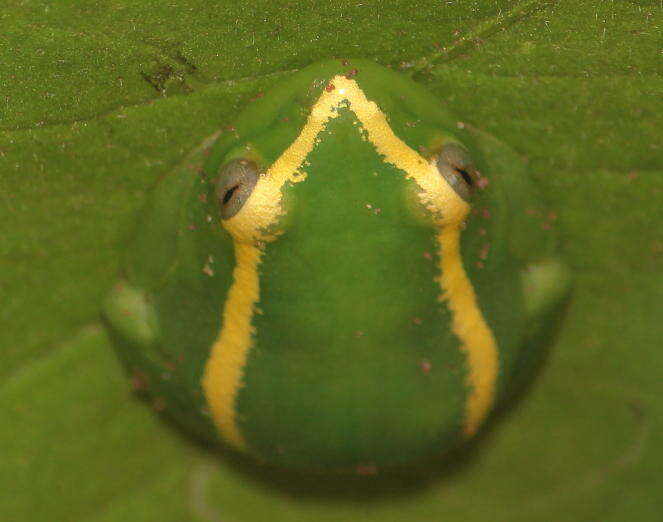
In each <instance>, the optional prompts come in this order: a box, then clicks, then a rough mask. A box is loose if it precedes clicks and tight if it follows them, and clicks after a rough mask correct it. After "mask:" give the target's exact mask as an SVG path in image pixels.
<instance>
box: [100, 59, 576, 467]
mask: <svg viewBox="0 0 663 522" xmlns="http://www.w3.org/2000/svg"><path fill="white" fill-rule="evenodd" d="M151 201H152V202H151V204H150V207H148V210H147V211H146V212H145V214H144V217H143V219H142V224H141V225H140V227H139V233H138V234H137V239H136V241H135V242H134V245H133V246H132V248H131V249H130V251H129V253H128V260H127V263H126V265H127V270H126V273H127V276H126V280H125V281H124V282H123V283H122V284H120V285H119V286H118V287H117V288H116V290H115V291H114V292H112V293H111V296H110V297H109V299H108V301H107V304H106V307H105V310H106V317H107V318H108V319H109V323H110V324H111V325H112V331H113V332H114V336H115V337H116V339H117V341H118V346H119V347H120V353H121V355H122V357H123V360H124V361H125V364H126V365H127V366H128V367H129V368H130V369H131V371H133V372H140V373H141V374H143V375H146V376H147V379H146V380H148V381H149V382H150V387H151V390H152V393H153V394H154V395H155V396H159V397H160V398H161V399H162V403H163V405H164V408H166V409H167V410H168V411H169V412H170V413H171V415H172V416H173V417H175V418H176V419H178V420H179V421H180V422H181V423H183V424H185V425H187V426H188V427H190V428H191V429H193V430H194V431H196V432H198V433H200V434H202V435H205V436H207V437H208V438H210V437H211V438H216V437H219V438H220V439H222V440H223V441H225V442H226V443H228V444H230V445H231V446H233V447H235V448H237V449H239V450H242V451H244V452H247V453H250V454H253V455H255V456H256V457H258V458H260V459H262V460H266V461H268V462H273V463H276V464H280V465H285V466H290V467H298V468H315V469H353V468H356V467H362V466H366V465H370V466H382V465H390V464H398V463H403V462H407V461H411V460H414V459H417V458H421V457H424V456H426V455H429V454H431V453H439V452H442V451H444V450H445V449H448V448H450V447H452V446H454V445H455V444H456V443H457V442H458V441H461V440H463V439H465V438H467V437H469V436H472V435H473V434H475V433H476V432H477V430H478V429H479V427H480V426H481V425H482V424H483V423H484V421H485V419H486V417H487V416H488V414H489V413H490V411H491V410H492V409H493V408H494V407H495V405H496V404H497V403H498V402H499V401H500V400H502V399H503V398H504V397H505V396H506V395H507V394H508V393H509V392H511V391H512V390H513V389H514V388H515V387H516V384H517V382H518V381H519V380H520V379H521V377H522V375H523V374H526V373H527V372H528V371H529V370H530V369H531V368H532V366H533V365H534V363H535V361H536V359H537V355H536V354H532V353H531V350H530V351H528V343H530V342H531V340H532V339H533V338H534V337H535V335H536V333H537V331H538V330H540V328H541V324H542V323H543V322H545V321H546V318H547V317H548V316H549V315H550V313H551V310H552V309H554V308H555V305H556V304H557V303H559V302H560V300H561V297H562V295H563V294H564V289H565V288H566V284H565V281H566V276H565V271H564V269H563V265H561V263H559V261H557V259H556V256H555V255H554V238H552V234H551V233H550V231H549V230H546V228H545V226H544V225H545V219H544V216H545V213H544V212H543V210H542V209H541V208H540V207H539V203H538V200H537V198H536V191H535V190H534V188H533V186H532V183H531V180H529V179H528V176H527V172H526V170H525V168H524V165H523V162H522V161H521V160H520V159H519V158H518V157H517V155H516V154H515V153H514V152H512V151H511V150H510V149H508V147H506V146H504V145H503V144H501V143H500V142H499V141H497V140H496V139H494V138H492V137H491V136H489V135H486V134H484V133H481V132H480V131H478V130H476V129H473V128H472V127H470V126H469V125H465V124H463V123H461V122H458V121H457V120H456V119H454V118H452V117H451V116H450V115H449V113H448V112H447V107H445V103H444V100H443V99H442V100H440V99H438V98H436V97H435V96H433V95H432V94H431V93H429V92H428V91H426V90H425V89H424V88H423V87H421V86H420V85H418V84H416V83H414V82H412V81H411V80H410V79H409V78H407V77H405V76H402V75H400V74H398V73H395V72H393V71H390V70H388V69H386V68H383V67H381V66H378V65H376V64H373V63H371V62H367V61H363V60H352V61H329V62H322V63H319V64H315V65H313V66H311V67H309V68H307V69H305V70H302V71H300V72H299V73H297V74H295V75H293V76H292V77H290V78H289V79H288V80H287V81H284V82H283V83H281V84H280V85H278V86H277V87H275V88H274V89H273V90H272V91H271V92H269V93H268V94H267V95H265V96H264V97H259V98H258V99H257V100H256V101H254V102H253V103H252V104H251V105H249V107H248V108H247V109H246V110H245V111H244V112H243V113H242V114H241V115H240V116H239V117H238V119H237V121H236V122H235V124H234V125H233V126H232V127H231V128H228V129H227V130H225V131H224V132H222V133H221V134H220V135H219V136H218V137H217V136H215V137H214V138H212V139H210V140H209V141H208V142H207V143H204V144H203V145H202V146H201V147H199V148H198V149H197V150H195V151H194V152H193V153H192V154H191V155H190V156H189V157H188V158H187V159H186V160H185V161H184V162H183V163H182V164H181V165H179V166H178V167H177V168H176V169H174V171H173V172H172V173H171V174H169V176H167V177H166V178H165V179H164V180H163V181H162V183H160V185H159V186H158V188H157V190H156V191H155V195H154V196H153V198H152V200H151ZM164 368H169V371H168V374H169V376H168V378H167V379H164V378H163V369H164Z"/></svg>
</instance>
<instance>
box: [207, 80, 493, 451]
mask: <svg viewBox="0 0 663 522" xmlns="http://www.w3.org/2000/svg"><path fill="white" fill-rule="evenodd" d="M329 85H333V86H334V88H333V89H324V90H323V91H322V94H321V95H320V97H319V98H318V100H317V101H316V103H315V104H314V105H313V108H312V109H311V113H310V114H309V117H308V121H307V122H306V124H305V125H304V127H303V128H302V130H301V132H300V134H299V136H298V137H297V138H296V139H295V141H294V142H293V143H292V144H291V145H290V146H289V147H288V148H287V149H286V150H285V151H284V152H283V154H282V155H281V156H280V157H279V158H278V159H277V160H276V161H275V162H274V164H273V165H272V166H271V167H270V169H269V170H268V171H267V175H266V176H265V177H263V178H261V179H260V180H259V182H258V184H257V185H256V188H255V190H254V193H253V194H252V196H251V198H250V199H249V200H248V201H247V203H246V204H245V205H244V207H243V208H242V209H241V210H240V211H239V212H238V213H237V214H236V215H235V216H233V217H232V218H231V219H229V220H227V221H226V222H225V223H224V226H225V227H226V229H227V230H228V231H229V232H230V234H231V235H232V236H233V238H234V240H235V241H234V246H235V258H236V265H235V269H234V272H233V277H234V281H233V284H232V286H231V288H230V291H229V293H228V298H227V299H226V302H225V304H224V309H223V318H222V327H221V331H220V333H219V336H218V338H217V340H216V341H215V342H214V345H213V346H212V349H211V354H210V357H209V359H208V361H207V365H206V368H205V374H204V376H203V380H202V385H203V390H204V392H205V395H206V398H207V401H208V403H209V405H210V409H211V412H212V416H213V418H214V421H215V423H216V425H217V427H218V429H219V431H220V433H221V435H222V436H223V438H224V439H226V440H227V441H228V442H229V443H230V444H232V445H233V446H235V447H236V448H238V449H246V448H247V443H246V440H245V439H244V436H243V435H242V432H241V429H240V427H239V423H238V418H237V414H236V410H235V403H236V400H237V395H238V393H239V390H240V388H241V386H242V385H243V373H244V367H245V364H246V361H247V358H248V354H249V351H250V349H251V347H252V344H253V337H254V328H253V325H252V319H253V313H254V308H255V305H256V303H257V302H258V300H259V297H260V281H259V275H258V268H259V265H260V260H261V256H262V254H263V252H264V249H265V248H266V245H267V244H268V243H269V241H271V240H273V239H274V236H269V235H265V234H264V233H263V232H261V231H264V230H269V229H270V226H271V225H272V224H273V223H276V222H278V220H279V218H280V217H281V215H282V213H283V210H282V206H281V197H282V196H281V194H282V187H283V185H284V184H285V183H286V182H292V183H298V182H301V181H304V180H305V179H306V175H305V174H304V173H302V172H301V170H300V169H301V167H302V165H303V164H304V162H305V160H306V158H307V156H308V155H309V153H310V152H311V151H312V150H313V148H314V147H315V145H316V142H317V139H318V136H319V134H320V133H321V132H322V131H323V130H324V129H325V128H326V125H327V123H328V122H329V121H330V120H331V119H332V118H334V117H336V116H337V115H338V109H339V108H340V107H348V108H349V109H350V110H352V111H353V112H354V114H355V116H356V117H357V119H358V120H359V122H360V123H361V124H362V126H363V129H364V130H365V131H366V132H367V136H368V141H370V142H371V143H372V144H373V145H374V146H375V148H376V150H377V152H378V153H379V154H381V155H383V156H384V161H386V162H388V163H391V164H393V165H395V166H396V167H397V168H399V169H400V170H402V171H404V172H406V173H407V177H408V178H412V179H413V180H414V181H415V182H416V183H417V184H418V185H419V187H420V188H421V196H420V197H421V200H422V203H423V204H424V206H426V207H427V208H428V209H429V210H430V211H431V212H432V214H433V215H434V216H436V218H437V221H438V226H439V233H438V236H437V241H438V247H439V259H440V263H439V264H440V266H439V274H440V275H439V276H438V278H437V283H438V284H439V285H440V291H441V293H440V297H439V299H440V301H444V302H445V303H446V305H447V307H448V308H449V310H450V311H451V313H452V316H453V323H452V328H453V331H454V333H455V334H456V336H457V337H458V339H459V340H460V347H459V348H460V350H462V351H463V352H464V353H466V356H467V361H468V376H467V387H468V389H469V394H468V397H467V400H466V404H465V414H464V426H463V430H464V433H465V434H466V435H468V436H470V435H472V434H474V433H475V432H476V431H477V429H478V428H479V426H480V425H481V423H482V422H483V420H484V419H485V418H486V416H487V414H488V413H489V411H490V409H491V407H492V405H493V402H494V399H495V388H496V381H497V370H498V348H497V344H496V342H495V339H494V336H493V333H492V332H491V330H490V328H489V326H488V324H487V323H486V321H485V319H484V317H483V315H482V313H481V310H480V309H479V306H478V303H477V299H476V295H475V293H474V289H473V287H472V284H471V282H470V281H469V279H468V277H467V275H466V273H465V270H464V268H463V265H462V260H461V254H460V233H461V223H462V222H463V220H464V219H465V217H466V216H467V213H468V212H469V205H468V204H467V203H466V202H465V201H463V200H462V199H461V198H460V197H459V196H458V195H457V194H456V193H455V192H454V190H453V189H452V188H451V186H449V185H448V184H447V183H446V182H440V179H441V178H440V176H439V174H438V172H437V169H436V167H435V165H434V162H433V161H431V162H429V161H427V160H426V159H425V158H423V157H422V156H421V155H420V154H419V153H417V152H416V151H415V150H413V149H412V148H410V147H409V146H408V145H407V144H405V143H404V142H403V141H402V140H401V139H400V138H399V137H398V136H396V134H395V133H394V132H393V130H392V129H391V127H390V126H389V124H388V122H387V118H386V116H385V114H384V113H383V112H382V111H381V110H380V109H379V107H378V106H377V104H375V103H374V102H372V101H370V100H368V99H367V98H366V95H365V94H364V92H363V91H362V90H361V88H360V87H359V84H358V83H357V82H356V81H355V80H352V79H348V78H346V77H344V76H335V77H334V78H332V79H331V80H330V82H329Z"/></svg>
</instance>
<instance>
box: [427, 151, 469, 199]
mask: <svg viewBox="0 0 663 522" xmlns="http://www.w3.org/2000/svg"><path fill="white" fill-rule="evenodd" d="M437 170H439V171H440V174H442V176H443V177H444V179H445V180H446V181H447V183H449V185H451V188H453V189H454V190H455V191H456V194H458V195H459V196H460V197H461V198H463V199H464V200H465V201H469V200H470V197H471V196H472V194H473V193H474V191H475V189H476V187H477V181H478V179H479V173H478V172H477V170H476V169H475V168H474V165H473V164H472V159H471V158H470V155H469V154H468V153H467V151H466V150H465V149H464V148H463V147H461V146H460V145H458V144H456V143H449V144H447V145H445V146H444V147H443V148H442V150H441V151H440V154H439V156H438V157H437Z"/></svg>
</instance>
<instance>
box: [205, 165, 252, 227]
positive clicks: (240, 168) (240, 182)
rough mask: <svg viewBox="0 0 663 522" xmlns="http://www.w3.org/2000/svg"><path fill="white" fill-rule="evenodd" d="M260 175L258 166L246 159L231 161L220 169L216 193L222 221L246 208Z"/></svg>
mask: <svg viewBox="0 0 663 522" xmlns="http://www.w3.org/2000/svg"><path fill="white" fill-rule="evenodd" d="M258 175H259V173H258V166H257V165H256V164H255V163H254V162H253V161H251V160H248V159H244V158H238V159H234V160H231V161H229V162H228V163H226V164H225V165H223V166H222V167H221V169H219V177H218V179H217V182H216V192H215V193H216V199H217V201H218V203H219V208H220V210H221V218H222V219H230V218H231V217H233V216H234V215H235V214H237V213H238V212H239V210H240V209H241V208H242V207H243V206H244V203H246V200H247V199H248V198H249V196H250V195H251V193H252V192H253V189H254V187H255V186H256V183H257V181H258Z"/></svg>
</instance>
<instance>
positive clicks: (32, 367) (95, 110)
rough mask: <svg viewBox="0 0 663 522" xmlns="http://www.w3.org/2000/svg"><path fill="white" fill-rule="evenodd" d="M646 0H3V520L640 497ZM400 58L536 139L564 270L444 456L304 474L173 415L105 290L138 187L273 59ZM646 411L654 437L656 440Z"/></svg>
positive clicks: (636, 512)
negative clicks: (571, 283) (195, 437)
mask: <svg viewBox="0 0 663 522" xmlns="http://www.w3.org/2000/svg"><path fill="white" fill-rule="evenodd" d="M661 11H662V9H661V5H660V2H658V1H653V0H652V1H644V0H643V1H609V0H602V1H601V0H590V1H587V2H575V1H572V0H560V1H557V2H546V1H531V0H530V1H524V2H516V1H506V0H493V1H490V2H487V1H486V2H481V1H479V0H470V1H467V0H463V1H461V0H452V1H444V2H442V1H439V2H430V1H422V0H394V1H392V2H349V1H346V0H342V1H338V2H333V3H328V4H325V3H321V2H313V1H310V0H302V1H298V2H287V3H286V2H267V1H263V0H258V1H257V2H251V3H247V2H239V1H226V2H218V3H216V4H215V3H210V2H204V1H202V0H181V1H179V2H157V1H150V0H145V1H143V2H129V1H127V0H114V1H112V2H111V1H101V2H86V1H83V0H68V1H63V2H48V1H46V0H32V1H31V2H17V1H13V2H12V1H10V2H9V3H8V4H7V5H6V6H4V9H3V11H2V12H1V13H0V27H2V30H1V31H0V223H2V233H1V235H0V295H1V296H2V297H3V299H2V306H1V307H0V350H1V352H0V353H1V355H2V361H3V365H2V367H1V368H0V375H1V376H2V381H0V416H1V417H0V418H2V419H4V420H5V422H4V423H3V427H2V428H0V520H11V521H28V522H32V521H42V520H43V521H52V520H67V521H75V522H77V521H108V522H110V521H120V520H131V521H132V522H134V521H136V522H141V521H153V520H159V521H168V520H172V521H178V522H181V521H183V520H194V521H216V520H223V521H226V520H229V521H240V520H244V521H250V520H275V521H295V520H297V521H302V520H306V521H308V520H310V521H338V520H381V521H401V520H422V521H424V520H464V521H474V520H476V521H484V520H509V521H521V520H522V521H531V520H549V521H558V520H574V521H575V520H578V521H581V520H587V521H594V520H601V521H608V522H610V521H613V522H616V521H631V520H637V521H638V522H640V521H644V522H647V521H656V520H660V516H661V515H660V513H661V512H662V511H663V497H662V496H661V487H662V482H661V471H660V470H661V469H662V468H663V445H662V444H661V442H660V440H659V439H660V433H661V431H662V430H663V420H662V419H663V400H662V399H661V397H663V379H662V378H661V370H660V369H661V368H662V367H663V350H661V339H663V321H661V310H662V309H663V308H662V305H663V270H662V269H661V267H662V266H663V234H662V233H661V230H662V227H661V223H663V177H662V175H663V155H662V153H661V143H662V141H663V140H662V139H661V138H662V132H661V129H662V128H663V127H662V125H661V124H662V123H663V122H662V121H661V113H662V111H661V101H660V93H661V92H662V91H663V79H662V78H661V67H660V34H661V29H662V28H661V21H662V17H661ZM342 56H361V57H366V58H371V59H374V60H376V61H378V62H380V63H383V64H386V65H392V66H394V67H403V68H405V69H410V72H412V73H415V78H416V79H417V80H418V81H420V82H422V83H424V84H427V85H428V86H429V88H430V89H431V90H432V91H433V92H435V93H437V94H438V95H439V97H440V100H441V101H442V102H443V103H445V104H447V105H448V106H449V108H450V109H451V110H452V111H453V112H454V113H455V114H456V115H457V117H458V120H459V121H460V122H468V123H470V124H472V125H474V126H475V127H478V128H480V129H482V130H484V131H486V132H489V133H491V134H493V135H495V136H497V137H498V138H500V139H501V140H503V141H505V142H506V143H508V144H510V145H511V146H512V147H513V148H514V149H516V150H517V151H518V153H519V154H521V155H522V156H523V157H525V158H527V160H528V161H529V166H530V169H531V173H532V176H533V177H534V179H535V180H536V181H537V183H538V184H539V185H540V187H541V192H542V193H543V194H544V197H545V199H546V201H547V202H548V204H549V206H550V209H551V211H550V214H549V216H548V225H549V226H551V227H554V228H556V229H557V230H558V232H559V235H560V237H561V240H562V249H563V254H564V257H565V258H566V260H567V262H568V263H569V264H570V265H571V267H572V269H573V271H574V274H575V291H574V294H573V298H572V301H571V304H570V307H569V310H568V314H567V317H566V321H565V323H564V326H563V329H562V331H561V332H560V335H559V338H558V339H557V342H556V343H555V346H554V347H553V350H552V352H551V356H550V358H549V360H548V362H547V365H546V367H545V368H544V369H543V371H542V373H541V375H540V377H539V378H538V379H537V381H536V383H535V384H534V386H533V387H532V389H530V390H529V391H528V393H527V394H526V396H525V397H524V398H523V399H522V400H521V401H520V402H519V403H518V404H517V405H516V407H515V408H514V409H513V410H512V411H510V412H509V413H508V414H506V415H504V418H502V419H500V420H499V422H495V423H494V424H493V425H492V426H491V428H490V429H489V430H488V433H486V434H485V435H484V436H483V437H481V440H479V441H478V442H477V443H476V444H474V445H472V447H470V448H468V449H467V450H466V451H465V452H464V453H463V454H462V455H458V456H457V457H456V458H455V459H454V460H452V461H450V462H449V461H440V462H437V463H432V464H431V465H429V466H426V467H425V468H417V469H414V470H410V471H404V472H399V473H386V474H384V475H378V476H377V477H357V478H353V479H347V478H345V479H342V480H341V479H334V478H323V477H313V478H310V477H309V478H303V477H299V476H295V475H292V474H288V473H281V472H277V471H273V470H268V469H262V468H259V467H256V466H254V465H252V464H250V463H247V462H245V461H244V460H243V459H239V458H237V457H234V456H232V455H219V454H216V453H212V452H211V451H209V450H208V449H206V448H203V447H200V446H198V445H196V444H195V443H194V442H192V441H190V440H189V439H188V438H186V437H183V436H180V434H179V433H178V432H176V431H175V430H174V429H173V428H172V427H170V426H168V425H166V424H165V423H164V422H163V421H161V420H160V419H159V418H158V417H157V416H155V415H153V414H152V412H151V411H150V408H149V407H146V405H145V404H144V403H142V402H140V401H138V400H137V399H136V398H135V396H134V394H132V393H131V387H130V383H129V381H128V380H127V379H126V378H125V376H124V375H123V373H122V372H121V370H120V368H119V365H118V364H117V362H116V360H115V357H114V355H113V353H112V350H111V348H110V346H109V343H108V341H107V339H106V337H105V334H104V333H103V330H102V329H101V327H100V325H99V319H98V307H99V304H100V302H101V300H102V297H103V295H104V293H105V292H106V291H107V290H108V288H109V287H110V286H111V284H112V282H113V281H114V279H115V278H116V275H117V271H118V260H119V258H120V252H121V249H122V245H123V244H124V243H125V242H126V239H127V237H128V234H129V233H130V231H131V227H132V225H133V223H134V216H135V212H136V211H137V209H138V208H139V207H140V205H141V204H142V202H143V201H144V198H145V194H146V191H147V190H148V188H149V187H150V186H151V185H152V184H153V183H154V182H155V181H156V179H158V178H159V176H161V175H163V174H164V173H165V172H166V171H167V170H168V169H169V168H170V167H171V166H172V165H174V164H175V163H176V162H177V161H178V160H180V159H181V158H183V157H184V156H185V155H186V153H187V152H188V151H190V150H191V149H192V148H193V147H194V146H195V145H197V144H198V143H200V141H202V139H204V137H205V136H208V135H210V134H211V133H212V132H214V131H215V130H217V129H219V128H222V127H224V126H227V125H229V124H231V122H232V116H233V114H235V113H236V112H237V110H238V109H239V108H241V107H242V106H243V105H244V104H246V103H250V102H251V99H252V98H253V97H255V96H256V95H257V94H258V93H260V92H262V91H264V90H265V89H267V88H269V87H270V86H271V85H273V84H274V83H275V82H277V81H278V80H279V79H280V78H281V77H283V76H284V75H286V74H287V73H288V72H289V71H292V70H295V69H298V68H300V67H302V66H305V65H307V64H309V63H311V62H313V61H315V60H318V59H323V58H329V57H342ZM657 434H658V439H657Z"/></svg>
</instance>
